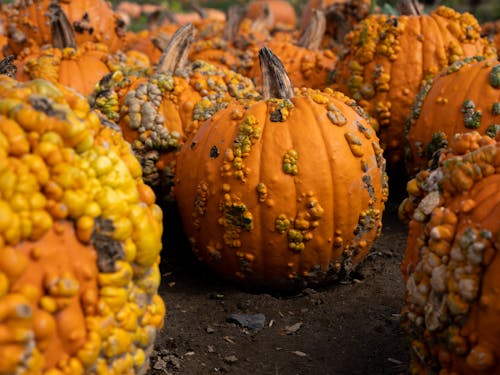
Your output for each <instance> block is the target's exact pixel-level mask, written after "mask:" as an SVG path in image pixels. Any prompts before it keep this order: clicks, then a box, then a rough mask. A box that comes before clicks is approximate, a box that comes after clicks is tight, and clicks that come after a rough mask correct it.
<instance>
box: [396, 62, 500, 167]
mask: <svg viewBox="0 0 500 375" xmlns="http://www.w3.org/2000/svg"><path fill="white" fill-rule="evenodd" d="M406 126H407V128H406V136H407V145H406V146H407V150H406V160H405V161H406V167H407V170H408V172H409V174H410V175H412V176H413V175H414V174H415V173H417V172H418V171H419V170H421V169H424V168H426V167H427V164H428V163H429V161H431V159H432V155H433V153H434V152H435V151H436V150H438V149H439V148H442V147H446V145H447V143H448V140H449V139H450V138H451V137H453V135H454V134H456V133H463V132H467V131H472V130H475V131H477V132H479V133H481V134H487V135H489V136H491V137H495V135H496V133H497V132H499V131H500V62H499V61H498V60H497V59H485V58H484V57H480V56H478V57H471V58H467V59H464V60H460V61H456V62H454V63H453V64H451V65H450V66H449V67H448V68H445V69H444V71H442V72H441V73H440V74H439V75H438V76H436V77H435V78H434V79H431V80H429V81H428V82H426V84H425V85H424V86H423V88H422V90H421V91H420V93H419V95H418V96H417V98H416V100H415V103H414V104H413V107H412V110H411V113H410V117H409V118H408V120H407V124H406Z"/></svg>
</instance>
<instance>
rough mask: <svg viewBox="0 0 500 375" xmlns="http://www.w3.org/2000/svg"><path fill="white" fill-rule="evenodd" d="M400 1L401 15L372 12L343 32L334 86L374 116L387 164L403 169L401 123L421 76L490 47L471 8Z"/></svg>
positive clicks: (484, 53) (489, 50) (487, 52)
mask: <svg viewBox="0 0 500 375" xmlns="http://www.w3.org/2000/svg"><path fill="white" fill-rule="evenodd" d="M402 4H403V5H402V9H407V11H406V12H403V14H402V15H399V16H392V15H386V14H372V15H370V16H368V17H367V18H365V19H364V20H363V21H361V22H360V23H359V24H358V25H357V26H355V28H354V30H353V31H351V32H350V33H349V34H348V35H347V36H346V38H345V40H344V44H345V48H346V53H345V54H342V53H341V55H340V56H339V61H337V65H336V75H335V80H336V85H335V87H336V88H337V89H339V90H340V91H342V92H344V93H345V94H346V95H349V96H351V97H352V98H354V99H355V100H356V101H358V103H359V104H360V105H361V106H362V107H363V108H364V109H365V111H366V112H367V113H368V114H369V115H370V116H372V118H373V119H374V120H375V122H374V126H375V128H376V129H377V131H378V134H379V137H380V142H381V146H382V148H383V149H384V152H385V154H384V155H385V156H386V159H387V164H388V168H389V170H400V169H401V170H403V171H404V139H405V137H404V135H405V123H406V119H407V117H408V116H409V114H410V110H411V106H412V103H413V101H414V99H415V97H416V95H417V94H418V92H419V90H420V88H421V86H422V84H423V83H424V82H425V80H427V79H429V78H431V77H433V76H435V75H436V74H438V73H439V72H440V71H441V70H442V69H444V68H445V67H446V66H448V65H449V64H451V63H453V62H454V61H457V60H460V59H462V58H465V57H471V56H476V55H481V56H486V57H494V56H495V52H494V49H493V47H492V45H491V43H489V42H488V40H487V39H486V38H481V37H480V31H481V28H480V26H479V23H478V22H477V20H476V19H475V18H474V16H473V15H472V14H470V13H459V12H457V11H455V10H453V9H451V8H448V7H445V6H439V7H438V8H436V9H435V10H433V11H431V12H430V13H429V14H418V10H417V9H416V7H413V8H411V7H409V6H404V4H406V2H405V1H402Z"/></svg>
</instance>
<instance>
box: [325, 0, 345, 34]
mask: <svg viewBox="0 0 500 375" xmlns="http://www.w3.org/2000/svg"><path fill="white" fill-rule="evenodd" d="M325 17H326V18H327V19H328V22H329V23H331V24H333V25H335V35H333V38H334V40H335V41H336V42H342V41H343V40H344V37H345V35H346V34H347V33H348V32H349V29H350V26H349V22H348V21H347V18H346V16H345V14H344V10H343V9H342V7H341V6H340V4H332V5H330V6H329V7H328V8H326V9H325Z"/></svg>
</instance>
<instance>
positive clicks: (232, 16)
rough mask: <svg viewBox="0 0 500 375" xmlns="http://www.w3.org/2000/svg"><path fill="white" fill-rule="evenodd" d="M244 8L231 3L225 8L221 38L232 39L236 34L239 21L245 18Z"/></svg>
mask: <svg viewBox="0 0 500 375" xmlns="http://www.w3.org/2000/svg"><path fill="white" fill-rule="evenodd" d="M245 13H246V9H245V7H242V6H241V5H232V6H230V7H229V8H228V9H227V13H226V25H225V26H224V33H223V34H222V39H223V40H225V41H232V40H234V37H235V36H236V35H237V34H238V29H239V28H240V24H241V21H243V18H245Z"/></svg>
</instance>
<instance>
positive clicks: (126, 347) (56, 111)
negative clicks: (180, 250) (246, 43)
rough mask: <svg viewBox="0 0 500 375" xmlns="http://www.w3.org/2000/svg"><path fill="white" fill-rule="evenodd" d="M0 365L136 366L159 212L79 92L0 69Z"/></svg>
mask: <svg viewBox="0 0 500 375" xmlns="http://www.w3.org/2000/svg"><path fill="white" fill-rule="evenodd" d="M0 155H1V157H0V181H1V182H0V317H1V319H0V332H1V333H2V334H1V337H0V358H2V360H1V361H0V374H42V373H44V374H95V373H100V374H111V373H120V374H130V375H132V374H145V373H146V371H147V368H148V356H149V354H150V353H151V351H152V349H153V345H154V339H155V335H156V332H157V331H158V329H159V328H160V327H161V326H162V325H163V319H164V314H165V307H164V304H163V301H162V299H161V298H160V296H159V295H158V294H157V290H158V286H159V282H160V273H159V252H160V250H161V247H162V243H161V236H162V211H161V209H160V208H159V207H158V206H157V205H156V204H155V195H154V193H153V192H152V190H151V189H150V188H149V187H148V186H147V185H145V184H144V182H143V181H142V179H141V168H140V165H139V163H138V161H137V159H136V158H135V157H134V156H133V154H132V153H131V150H130V145H129V144H128V143H126V142H125V141H124V139H123V137H122V136H121V135H120V133H118V132H116V131H114V130H112V129H110V128H107V127H105V126H103V125H102V124H101V123H100V121H99V119H98V117H97V115H96V114H95V113H94V112H91V111H90V110H89V105H88V103H87V101H86V99H85V98H83V97H82V96H81V95H79V94H77V93H76V92H74V91H73V90H70V89H67V88H65V87H63V86H56V85H54V84H52V83H50V82H48V81H45V80H40V79H37V80H33V81H30V82H26V83H19V82H17V81H14V80H13V79H11V78H8V77H7V76H5V75H3V76H0Z"/></svg>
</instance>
